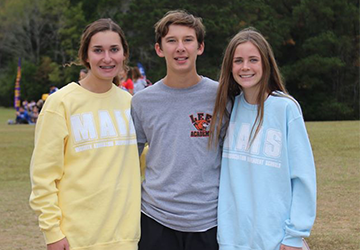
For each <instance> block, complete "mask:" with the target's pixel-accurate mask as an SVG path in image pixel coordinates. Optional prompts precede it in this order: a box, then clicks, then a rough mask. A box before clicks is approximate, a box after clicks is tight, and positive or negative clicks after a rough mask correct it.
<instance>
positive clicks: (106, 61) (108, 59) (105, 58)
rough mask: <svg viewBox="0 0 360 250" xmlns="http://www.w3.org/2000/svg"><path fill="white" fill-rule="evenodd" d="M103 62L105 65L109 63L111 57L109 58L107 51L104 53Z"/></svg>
mask: <svg viewBox="0 0 360 250" xmlns="http://www.w3.org/2000/svg"><path fill="white" fill-rule="evenodd" d="M103 61H104V62H105V63H108V62H111V57H110V53H109V51H105V54H104V58H103Z"/></svg>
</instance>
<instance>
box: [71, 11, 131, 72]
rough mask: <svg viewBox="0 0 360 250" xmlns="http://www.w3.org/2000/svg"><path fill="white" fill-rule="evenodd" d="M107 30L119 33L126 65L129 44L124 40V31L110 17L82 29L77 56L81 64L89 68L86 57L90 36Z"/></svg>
mask: <svg viewBox="0 0 360 250" xmlns="http://www.w3.org/2000/svg"><path fill="white" fill-rule="evenodd" d="M108 30H109V31H114V32H116V33H118V34H119V36H120V40H121V44H122V46H123V49H124V56H125V58H126V59H125V60H124V68H126V67H127V66H126V63H127V61H128V60H129V45H128V43H127V41H126V38H125V34H124V32H123V31H122V29H121V28H120V26H119V25H117V24H116V23H114V22H113V21H112V20H111V19H110V18H102V19H99V20H97V21H95V22H93V23H91V24H89V25H88V26H86V28H85V29H84V31H83V33H82V35H81V40H80V48H79V51H78V56H79V60H80V62H81V64H83V65H84V66H85V67H86V68H88V69H90V64H89V63H88V62H87V59H88V49H89V44H90V40H91V38H92V37H93V36H94V35H95V34H97V33H99V32H103V31H108Z"/></svg>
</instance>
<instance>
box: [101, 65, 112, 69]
mask: <svg viewBox="0 0 360 250" xmlns="http://www.w3.org/2000/svg"><path fill="white" fill-rule="evenodd" d="M100 68H101V69H113V68H115V65H112V66H100Z"/></svg>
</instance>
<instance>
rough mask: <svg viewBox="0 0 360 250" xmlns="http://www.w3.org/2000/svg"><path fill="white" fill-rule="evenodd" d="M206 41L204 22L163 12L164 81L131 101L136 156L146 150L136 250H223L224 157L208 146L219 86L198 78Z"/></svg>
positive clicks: (159, 33) (159, 31) (158, 31)
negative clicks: (219, 230)
mask: <svg viewBox="0 0 360 250" xmlns="http://www.w3.org/2000/svg"><path fill="white" fill-rule="evenodd" d="M204 36H205V28H204V26H203V24H202V21H201V19H200V18H198V17H194V16H193V15H191V14H189V13H187V12H185V11H182V10H176V11H170V12H168V13H166V14H165V16H164V17H163V18H162V19H161V20H159V21H158V22H157V23H156V24H155V40H156V44H155V51H156V53H157V55H158V56H159V57H163V58H165V61H166V69H167V72H166V76H165V77H164V78H163V79H161V80H160V81H158V82H157V83H156V84H154V85H153V86H151V87H148V88H146V89H144V90H142V91H140V92H138V93H137V94H136V95H134V97H133V99H132V109H131V112H132V116H133V119H134V124H135V128H136V134H137V140H138V147H139V155H141V153H142V151H143V148H144V146H145V144H146V143H148V146H149V150H148V152H147V155H146V170H145V179H144V181H143V182H142V205H141V210H142V215H141V240H140V242H139V250H170V249H171V250H200V249H206V250H217V249H218V244H217V241H216V232H217V218H216V213H217V204H218V202H217V199H218V187H219V174H220V158H221V155H220V153H221V150H220V146H219V145H218V146H216V147H214V148H212V149H208V147H207V142H208V135H209V134H208V133H209V131H208V126H209V124H210V123H211V120H212V116H211V114H212V112H213V108H214V102H215V97H216V91H217V87H218V83H217V82H215V81H213V80H211V79H209V78H207V77H204V76H200V75H199V74H198V73H197V71H196V59H197V57H198V56H200V55H201V54H202V53H203V51H204V46H205V45H204Z"/></svg>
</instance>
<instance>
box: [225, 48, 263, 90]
mask: <svg viewBox="0 0 360 250" xmlns="http://www.w3.org/2000/svg"><path fill="white" fill-rule="evenodd" d="M262 74H263V69H262V61H261V56H260V52H259V50H258V49H257V48H256V47H255V45H253V44H252V43H251V42H245V43H242V44H239V45H238V46H237V47H236V50H235V53H234V58H233V62H232V75H233V77H234V79H235V81H236V82H237V83H238V84H239V85H240V86H241V88H242V90H243V91H244V93H245V95H249V94H250V95H252V96H257V93H258V89H259V82H260V79H261V77H262Z"/></svg>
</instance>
